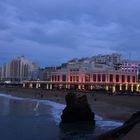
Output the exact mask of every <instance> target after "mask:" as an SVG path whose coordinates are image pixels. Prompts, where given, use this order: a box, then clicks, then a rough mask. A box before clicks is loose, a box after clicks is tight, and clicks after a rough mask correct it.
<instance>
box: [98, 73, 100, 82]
mask: <svg viewBox="0 0 140 140" xmlns="http://www.w3.org/2000/svg"><path fill="white" fill-rule="evenodd" d="M98 82H101V75H100V74H98Z"/></svg>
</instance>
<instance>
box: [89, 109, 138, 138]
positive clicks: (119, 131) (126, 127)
mask: <svg viewBox="0 0 140 140" xmlns="http://www.w3.org/2000/svg"><path fill="white" fill-rule="evenodd" d="M138 123H140V111H138V112H136V113H134V114H133V115H132V116H131V118H130V119H128V120H127V121H126V122H125V123H124V124H123V125H122V126H121V127H118V128H116V129H113V130H111V131H109V132H107V133H105V134H103V135H101V136H98V137H96V138H94V139H91V140H116V139H119V138H120V137H123V136H125V135H126V134H127V133H128V132H129V131H130V130H131V129H132V128H133V127H134V126H135V125H136V124H138Z"/></svg>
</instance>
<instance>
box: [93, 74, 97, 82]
mask: <svg viewBox="0 0 140 140" xmlns="http://www.w3.org/2000/svg"><path fill="white" fill-rule="evenodd" d="M93 81H95V82H96V74H93Z"/></svg>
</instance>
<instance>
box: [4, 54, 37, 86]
mask: <svg viewBox="0 0 140 140" xmlns="http://www.w3.org/2000/svg"><path fill="white" fill-rule="evenodd" d="M38 68H39V67H38V65H37V64H35V63H33V62H32V61H30V60H28V59H26V58H25V57H24V56H22V57H18V58H14V59H13V60H12V61H11V62H10V63H7V64H4V65H2V67H1V81H10V82H13V83H20V82H22V81H23V80H29V79H30V78H31V75H32V72H34V71H36V70H37V69H38Z"/></svg>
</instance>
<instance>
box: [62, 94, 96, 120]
mask: <svg viewBox="0 0 140 140" xmlns="http://www.w3.org/2000/svg"><path fill="white" fill-rule="evenodd" d="M65 100H66V107H65V109H64V110H63V114H62V115H61V119H62V121H61V123H75V122H83V121H91V122H94V113H93V112H92V111H91V108H90V106H89V104H88V101H87V97H86V95H83V96H80V97H77V96H76V94H74V93H68V94H67V95H66V97H65Z"/></svg>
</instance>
